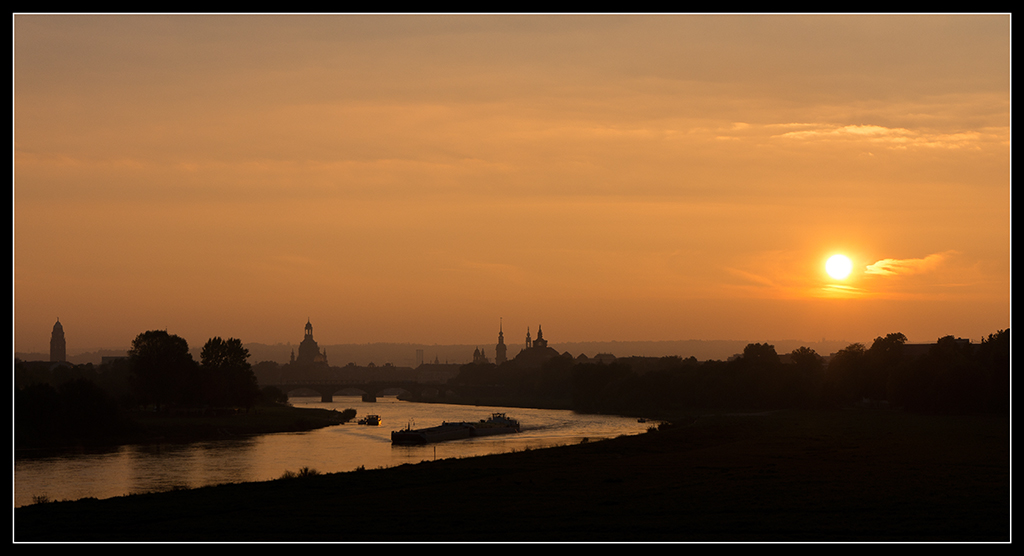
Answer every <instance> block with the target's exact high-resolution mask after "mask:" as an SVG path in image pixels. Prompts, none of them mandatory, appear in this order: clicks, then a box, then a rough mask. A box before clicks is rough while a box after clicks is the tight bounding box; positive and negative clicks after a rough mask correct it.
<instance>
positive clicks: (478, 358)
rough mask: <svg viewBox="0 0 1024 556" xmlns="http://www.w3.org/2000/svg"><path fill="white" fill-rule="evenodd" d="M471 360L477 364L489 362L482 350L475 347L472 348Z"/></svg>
mask: <svg viewBox="0 0 1024 556" xmlns="http://www.w3.org/2000/svg"><path fill="white" fill-rule="evenodd" d="M473 362H474V363H477V364H482V363H489V362H490V361H488V360H487V356H486V355H484V350H482V349H480V348H476V349H474V350H473Z"/></svg>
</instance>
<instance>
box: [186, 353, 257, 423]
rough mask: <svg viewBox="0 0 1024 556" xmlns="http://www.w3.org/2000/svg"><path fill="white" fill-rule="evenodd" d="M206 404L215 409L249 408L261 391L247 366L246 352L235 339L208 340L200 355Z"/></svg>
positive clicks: (248, 365) (249, 367)
mask: <svg viewBox="0 0 1024 556" xmlns="http://www.w3.org/2000/svg"><path fill="white" fill-rule="evenodd" d="M200 363H201V365H202V369H203V371H204V372H203V378H202V381H203V382H204V383H205V384H204V386H205V388H204V390H205V391H206V396H207V402H208V403H209V404H211V405H215V406H236V407H244V408H246V409H248V408H250V407H252V405H253V403H255V401H256V400H257V399H258V398H259V396H260V391H259V386H258V384H257V382H256V375H255V374H254V373H253V372H252V366H251V365H250V364H249V350H247V349H245V348H244V347H243V346H242V341H241V340H239V339H237V338H228V339H227V340H222V339H220V338H219V337H216V338H210V339H209V340H208V341H207V342H206V345H204V346H203V351H202V353H201V354H200Z"/></svg>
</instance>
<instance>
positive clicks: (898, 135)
mask: <svg viewBox="0 0 1024 556" xmlns="http://www.w3.org/2000/svg"><path fill="white" fill-rule="evenodd" d="M804 126H806V127H808V129H800V130H798V131H789V132H786V133H782V134H780V135H775V136H773V137H774V138H779V139H793V140H801V141H861V142H868V143H873V144H879V145H883V146H886V147H889V148H895V149H905V148H909V147H927V148H946V149H959V148H977V147H978V143H979V142H980V141H981V134H980V133H978V132H975V131H967V132H962V133H926V132H921V131H915V130H910V129H906V128H902V127H884V126H879V125H844V126H836V125H825V124H822V125H813V124H792V127H804ZM787 127H788V126H787Z"/></svg>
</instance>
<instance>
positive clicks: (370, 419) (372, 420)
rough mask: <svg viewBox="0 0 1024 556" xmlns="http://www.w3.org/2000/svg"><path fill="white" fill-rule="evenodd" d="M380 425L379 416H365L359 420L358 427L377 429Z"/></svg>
mask: <svg viewBox="0 0 1024 556" xmlns="http://www.w3.org/2000/svg"><path fill="white" fill-rule="evenodd" d="M380 423H381V418H380V415H367V416H366V417H363V418H362V419H360V420H359V424H360V425H370V426H371V427H378V426H380Z"/></svg>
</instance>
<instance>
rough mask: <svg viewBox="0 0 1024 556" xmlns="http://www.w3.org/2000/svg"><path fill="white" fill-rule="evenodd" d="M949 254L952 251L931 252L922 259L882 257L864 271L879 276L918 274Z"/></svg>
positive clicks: (930, 268)
mask: <svg viewBox="0 0 1024 556" xmlns="http://www.w3.org/2000/svg"><path fill="white" fill-rule="evenodd" d="M951 254H953V251H946V252H945V253H933V254H931V255H928V256H927V257H924V258H923V259H882V260H880V261H877V262H875V263H874V264H869V265H868V266H867V268H866V269H865V270H864V273H865V274H874V275H879V276H896V275H905V274H919V273H921V272H928V271H930V270H933V269H935V268H936V267H937V266H939V265H940V264H942V262H943V261H944V260H945V259H947V258H948V257H949V256H950V255H951Z"/></svg>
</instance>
